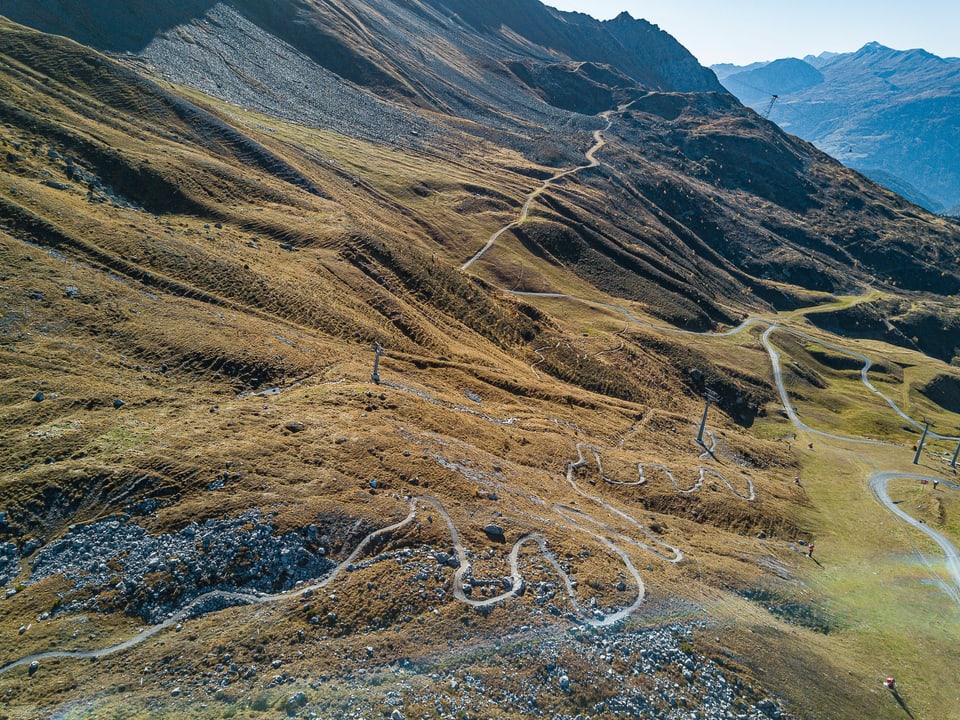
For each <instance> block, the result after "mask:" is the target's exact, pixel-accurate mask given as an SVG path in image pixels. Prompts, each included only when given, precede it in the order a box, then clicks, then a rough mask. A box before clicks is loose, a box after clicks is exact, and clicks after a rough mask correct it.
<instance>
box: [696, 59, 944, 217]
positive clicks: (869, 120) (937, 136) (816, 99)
mask: <svg viewBox="0 0 960 720" xmlns="http://www.w3.org/2000/svg"><path fill="white" fill-rule="evenodd" d="M712 69H713V70H714V72H716V73H717V77H718V78H719V79H720V81H721V83H723V85H724V87H726V88H727V89H728V90H729V91H730V92H732V93H733V94H734V95H736V96H737V97H738V98H739V99H740V101H741V102H743V103H744V104H745V105H749V106H751V107H752V108H754V109H755V110H757V111H758V112H760V113H762V114H768V116H769V119H770V120H773V121H774V122H776V123H777V124H778V125H780V126H781V127H782V128H784V129H785V130H787V132H790V133H793V134H795V135H797V136H799V137H801V138H803V139H805V140H809V141H810V142H812V143H814V144H815V145H816V146H817V147H819V148H820V149H821V150H824V151H826V152H827V153H829V154H830V155H833V156H834V157H835V158H837V159H838V160H840V161H841V162H843V163H844V164H845V165H847V166H849V167H852V168H854V169H856V170H859V171H861V172H863V173H864V174H865V175H867V176H868V177H870V178H871V179H873V180H876V181H877V182H880V183H882V184H883V185H886V186H887V187H889V188H890V189H892V190H894V191H896V192H898V193H900V194H901V195H903V196H904V197H906V198H908V199H910V200H912V201H913V202H916V203H917V204H919V205H922V206H924V207H926V208H927V209H929V210H933V211H935V212H940V213H949V214H953V215H956V214H958V213H960V163H958V162H957V157H958V153H960V121H958V118H960V58H941V57H937V56H936V55H932V54H931V53H928V52H926V51H924V50H893V49H891V48H888V47H884V46H883V45H880V44H879V43H875V42H874V43H868V44H867V45H864V46H863V47H862V48H861V49H860V50H858V51H857V52H854V53H842V54H838V53H823V54H822V55H819V56H816V57H814V56H807V57H805V58H803V59H798V58H784V59H780V60H774V61H773V62H761V63H753V64H751V65H747V66H736V65H729V64H725V65H714V66H713V68H712ZM774 95H776V96H778V97H777V99H776V101H774V102H773V105H772V107H771V106H770V103H771V100H772V99H773V96H774Z"/></svg>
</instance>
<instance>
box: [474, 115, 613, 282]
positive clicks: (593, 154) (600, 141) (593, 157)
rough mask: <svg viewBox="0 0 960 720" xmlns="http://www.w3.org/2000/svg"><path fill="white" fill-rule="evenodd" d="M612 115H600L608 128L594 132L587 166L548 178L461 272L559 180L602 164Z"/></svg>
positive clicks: (519, 221)
mask: <svg viewBox="0 0 960 720" xmlns="http://www.w3.org/2000/svg"><path fill="white" fill-rule="evenodd" d="M611 113H612V111H607V112H605V113H601V114H600V117H602V118H603V119H604V120H606V121H607V126H606V127H605V128H603V130H594V131H593V145H592V146H591V147H590V149H589V150H587V152H586V153H585V154H584V156H585V157H586V159H587V164H586V165H578V166H577V167H574V168H569V169H567V170H561V171H559V172H557V173H555V174H554V175H552V176H551V177H548V178H547V179H546V180H544V181H543V183H541V185H540V186H539V187H538V188H537V189H536V190H534V191H533V192H531V193H530V194H529V195H527V198H526V201H525V202H524V203H523V207H522V208H521V209H520V217H518V218H517V219H516V220H514V221H513V222H511V223H508V224H507V225H504V226H503V227H502V228H500V229H499V230H497V231H496V232H495V233H494V234H493V235H491V236H490V239H489V240H487V243H486V245H484V246H483V247H482V248H480V249H479V250H478V251H477V253H476V254H475V255H474V256H473V257H472V258H470V259H469V260H467V261H466V262H465V263H463V265H461V266H460V269H461V270H468V269H469V268H470V266H471V265H473V264H474V263H475V262H476V261H477V260H479V259H480V258H482V257H483V255H484V254H485V253H486V252H487V251H488V250H489V249H490V248H492V247H493V246H494V245H495V244H496V242H497V240H499V239H500V236H501V235H503V234H504V233H505V232H507V231H508V230H512V229H513V228H515V227H517V226H518V225H520V224H521V223H523V222H525V221H526V219H527V217H529V215H530V207H531V206H532V205H533V201H534V200H536V199H537V198H538V197H540V196H541V195H542V194H543V193H544V192H546V190H547V188H549V187H550V186H551V185H553V184H554V183H555V182H557V181H558V180H562V179H563V178H565V177H569V176H570V175H573V174H575V173H578V172H580V171H582V170H589V169H590V168H595V167H597V166H598V165H599V164H600V161H599V160H597V152H598V151H599V150H600V149H601V148H603V146H604V145H606V144H607V141H606V140H605V139H604V138H603V133H604V132H605V131H607V130H609V129H610V127H611V126H612V125H613V120H611V119H610V115H611Z"/></svg>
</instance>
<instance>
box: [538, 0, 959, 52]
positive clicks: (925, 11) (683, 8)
mask: <svg viewBox="0 0 960 720" xmlns="http://www.w3.org/2000/svg"><path fill="white" fill-rule="evenodd" d="M544 2H545V4H547V5H550V6H552V7H555V8H559V9H560V10H576V11H579V12H584V13H587V14H589V15H593V16H594V17H595V18H598V19H600V20H606V19H609V18H612V17H615V16H616V15H619V14H620V13H621V12H622V11H624V10H626V11H627V12H628V13H630V14H631V15H632V16H633V17H635V18H643V19H644V20H649V21H650V22H652V23H655V24H656V25H659V26H660V28H661V29H662V30H666V31H667V32H668V33H670V34H671V35H673V36H674V37H675V38H676V39H677V40H679V41H680V42H681V43H682V44H683V45H684V46H685V47H686V48H687V49H688V50H689V51H690V52H692V53H693V54H694V55H695V56H696V58H697V59H698V60H699V61H700V63H701V64H702V65H712V64H715V63H720V62H733V63H736V64H738V65H745V64H747V63H750V62H754V61H756V60H776V59H777V58H782V57H803V56H804V55H818V54H819V53H821V52H823V51H824V50H830V51H833V52H850V51H851V50H857V49H859V48H861V47H862V46H863V45H865V44H866V43H868V42H870V41H872V40H875V41H877V42H879V43H881V44H882V45H887V46H889V47H892V48H896V49H898V50H907V49H910V48H917V47H920V48H923V49H925V50H929V51H930V52H932V53H934V54H935V55H940V56H941V57H958V56H960V2H957V0H899V1H898V2H890V1H889V0H888V2H876V0H800V1H799V2H789V3H788V2H776V1H773V2H769V1H768V2H762V1H758V0H724V1H723V2H719V0H544Z"/></svg>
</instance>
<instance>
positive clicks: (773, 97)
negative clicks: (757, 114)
mask: <svg viewBox="0 0 960 720" xmlns="http://www.w3.org/2000/svg"><path fill="white" fill-rule="evenodd" d="M779 99H780V96H779V95H771V96H770V102H768V103H767V107H766V108H764V110H763V119H764V120H769V119H770V111H771V110H773V104H774V103H775V102H777V100H779Z"/></svg>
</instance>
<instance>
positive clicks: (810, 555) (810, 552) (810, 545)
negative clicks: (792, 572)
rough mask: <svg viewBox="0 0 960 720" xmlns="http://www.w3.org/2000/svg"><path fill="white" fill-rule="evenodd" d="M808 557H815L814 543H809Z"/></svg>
mask: <svg viewBox="0 0 960 720" xmlns="http://www.w3.org/2000/svg"><path fill="white" fill-rule="evenodd" d="M807 557H811V558H812V557H813V543H810V544H809V545H807Z"/></svg>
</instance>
